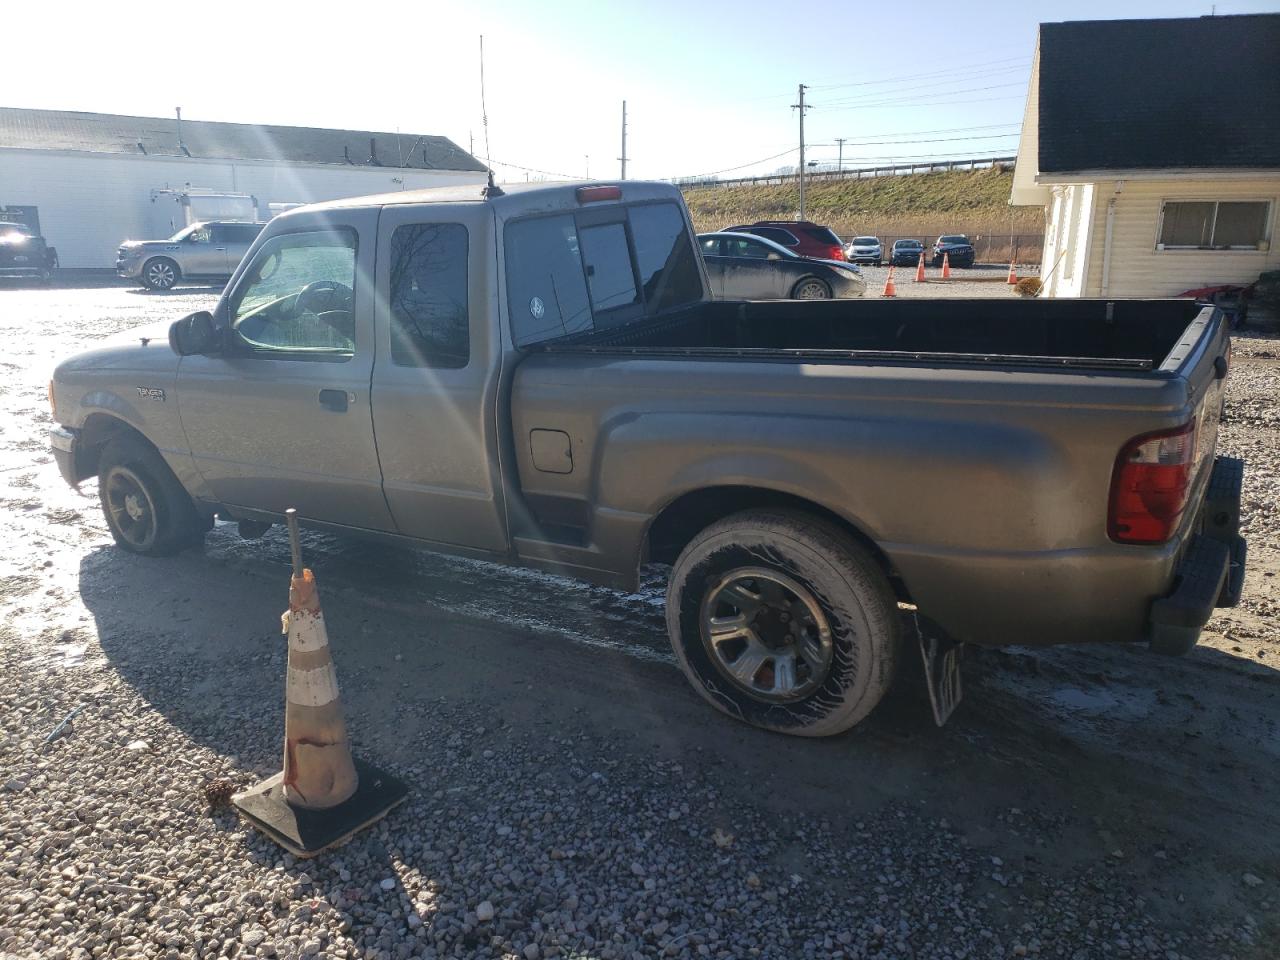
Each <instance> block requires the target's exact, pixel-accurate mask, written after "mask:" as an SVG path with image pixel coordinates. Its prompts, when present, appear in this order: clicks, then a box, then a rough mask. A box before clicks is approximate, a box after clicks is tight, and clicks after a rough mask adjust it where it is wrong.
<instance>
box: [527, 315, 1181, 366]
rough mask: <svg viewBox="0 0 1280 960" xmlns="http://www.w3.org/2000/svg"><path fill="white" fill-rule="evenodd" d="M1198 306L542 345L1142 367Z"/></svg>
mask: <svg viewBox="0 0 1280 960" xmlns="http://www.w3.org/2000/svg"><path fill="white" fill-rule="evenodd" d="M1203 309H1204V308H1203V307H1202V305H1200V304H1197V303H1195V302H1194V301H1191V300H1038V299H1021V298H1019V299H1000V300H994V299H991V300H985V299H984V300H977V299H974V300H960V299H957V300H945V301H942V300H830V301H818V302H806V303H798V302H795V301H753V302H749V303H726V302H717V303H705V304H699V305H698V306H696V307H694V308H692V309H689V310H685V311H680V312H677V313H672V314H669V315H666V316H660V317H655V318H654V319H653V320H651V321H648V322H644V323H632V324H628V325H627V326H625V327H618V328H614V329H607V328H606V329H603V330H596V331H594V332H592V333H588V334H583V335H580V336H576V337H572V338H566V339H562V340H559V341H556V342H554V343H553V344H548V345H547V349H550V350H553V351H560V350H565V349H568V350H574V351H577V350H585V351H588V352H592V353H595V352H607V353H615V352H619V351H621V352H628V353H636V354H673V353H674V354H682V355H688V356H708V355H719V356H723V355H725V354H726V353H728V354H731V355H737V356H744V357H751V356H755V357H759V358H760V359H764V358H766V357H767V356H769V355H772V356H775V357H785V356H792V357H805V358H812V359H814V360H816V361H829V362H839V361H850V360H852V361H864V362H865V361H871V362H875V361H880V362H910V361H920V360H931V361H936V362H941V363H956V364H981V363H1002V364H1015V365H1033V366H1052V367H1068V368H1070V367H1088V368H1103V369H1108V368H1109V369H1127V370H1152V369H1155V368H1157V367H1160V366H1161V365H1162V364H1163V363H1164V362H1165V360H1166V358H1167V357H1169V355H1170V354H1171V352H1172V351H1173V350H1174V349H1175V348H1176V347H1177V346H1178V345H1179V343H1180V341H1181V340H1182V338H1183V334H1184V333H1186V331H1187V328H1188V327H1189V326H1190V325H1191V323H1192V322H1193V321H1194V320H1195V319H1196V318H1197V316H1198V315H1199V314H1200V312H1201V311H1202V310H1203Z"/></svg>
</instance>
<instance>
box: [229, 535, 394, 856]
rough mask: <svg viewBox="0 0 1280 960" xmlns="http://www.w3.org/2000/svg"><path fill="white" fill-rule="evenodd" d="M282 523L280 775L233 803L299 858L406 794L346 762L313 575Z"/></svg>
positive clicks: (382, 775) (334, 682)
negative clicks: (288, 551)
mask: <svg viewBox="0 0 1280 960" xmlns="http://www.w3.org/2000/svg"><path fill="white" fill-rule="evenodd" d="M285 516H286V518H287V520H288V524H289V540H290V546H291V547H292V552H293V578H292V579H291V580H290V583H289V610H288V612H287V613H285V614H284V616H283V617H281V622H282V624H283V626H284V632H285V634H287V635H288V637H289V665H288V670H287V672H286V678H287V679H286V681H285V710H284V770H283V771H282V772H281V773H277V774H276V775H275V776H274V777H270V778H269V779H267V780H264V781H263V782H262V783H259V784H258V785H257V786H254V787H250V788H249V789H248V790H246V791H244V792H243V793H239V794H237V795H235V796H234V797H232V798H231V799H232V803H234V804H235V805H236V807H237V808H238V809H239V810H240V812H241V813H242V814H243V815H244V816H245V818H246V819H248V820H249V821H250V822H251V823H252V824H253V825H254V826H255V827H257V828H258V829H260V830H262V831H263V833H265V834H267V836H269V837H271V839H273V840H275V841H276V843H278V844H280V845H281V846H282V847H284V848H285V849H287V850H289V851H290V852H292V853H294V854H295V855H297V856H299V857H304V858H305V857H313V856H315V855H316V854H317V853H320V852H321V851H322V850H326V849H328V848H329V847H332V846H335V845H337V844H338V843H341V842H342V841H343V840H345V839H346V838H347V837H349V836H351V835H352V834H353V833H355V832H356V831H358V830H361V829H363V828H364V827H366V826H368V825H369V824H371V823H373V822H374V821H376V820H380V819H381V818H382V817H383V816H385V815H386V814H387V812H388V811H389V810H390V809H391V808H392V807H394V806H395V805H396V804H398V803H400V802H401V801H402V800H404V798H405V796H406V794H407V793H408V791H407V789H406V788H405V786H404V784H402V783H401V782H400V781H398V780H396V779H395V778H393V777H391V776H389V775H388V774H386V773H383V772H382V771H380V770H378V769H376V768H375V767H372V766H370V765H369V764H367V763H364V762H362V761H359V760H356V759H354V758H353V757H352V756H351V745H350V743H349V741H348V740H347V727H346V721H345V720H344V719H343V715H342V701H341V700H340V699H339V696H338V677H337V673H336V672H335V671H334V668H333V658H332V657H331V656H330V655H329V637H328V633H327V632H326V630H325V626H324V614H323V612H322V611H321V609H320V595H319V593H318V592H317V590H316V579H315V575H314V574H313V573H312V572H311V571H310V570H307V569H304V568H303V566H302V547H301V544H300V541H299V538H298V518H297V515H296V513H295V511H293V510H288V511H286V513H285Z"/></svg>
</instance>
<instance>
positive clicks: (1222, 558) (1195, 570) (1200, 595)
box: [1147, 457, 1249, 656]
mask: <svg viewBox="0 0 1280 960" xmlns="http://www.w3.org/2000/svg"><path fill="white" fill-rule="evenodd" d="M1243 480H1244V462H1243V461H1241V460H1238V459H1236V458H1234V457H1219V458H1218V459H1217V460H1216V461H1214V464H1213V473H1212V474H1211V476H1210V478H1209V486H1208V489H1207V490H1206V491H1205V498H1204V506H1203V507H1202V509H1201V512H1200V518H1199V523H1198V526H1199V532H1198V533H1196V534H1195V535H1194V536H1193V537H1191V539H1190V541H1189V542H1188V543H1187V549H1186V550H1185V551H1184V552H1183V554H1182V558H1181V559H1180V560H1179V562H1178V569H1177V572H1176V575H1175V577H1174V582H1173V590H1171V591H1170V592H1169V593H1168V594H1167V595H1166V596H1163V597H1161V598H1160V599H1158V600H1156V601H1155V602H1154V603H1152V604H1151V614H1150V618H1149V621H1148V624H1147V635H1148V639H1149V640H1150V643H1151V649H1152V650H1154V651H1156V652H1157V653H1166V654H1171V655H1175V656H1176V655H1180V654H1184V653H1187V652H1188V651H1189V650H1190V649H1191V648H1192V647H1194V646H1195V645H1196V641H1197V640H1199V638H1200V631H1201V630H1203V629H1204V625H1205V624H1206V623H1208V622H1209V618H1210V617H1211V616H1213V611H1214V609H1215V608H1217V607H1234V606H1235V605H1236V604H1237V603H1239V602H1240V594H1241V593H1242V592H1243V590H1244V574H1245V565H1246V563H1247V562H1248V553H1249V546H1248V543H1247V542H1246V541H1245V539H1244V537H1242V536H1240V490H1241V485H1242V482H1243Z"/></svg>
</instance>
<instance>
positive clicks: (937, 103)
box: [814, 93, 1026, 113]
mask: <svg viewBox="0 0 1280 960" xmlns="http://www.w3.org/2000/svg"><path fill="white" fill-rule="evenodd" d="M1025 99H1026V98H1025V97H1024V96H1022V95H1021V94H1017V93H1015V94H1012V95H1011V96H1007V97H979V98H977V99H976V100H918V101H915V102H912V103H896V102H886V103H855V104H850V105H848V106H843V107H835V108H832V109H830V110H829V111H828V112H830V113H844V112H845V111H847V110H867V109H875V108H878V107H947V106H951V105H953V104H960V103H999V102H1002V101H1005V100H1025ZM814 109H815V110H821V109H823V108H822V107H819V106H816V105H815V107H814Z"/></svg>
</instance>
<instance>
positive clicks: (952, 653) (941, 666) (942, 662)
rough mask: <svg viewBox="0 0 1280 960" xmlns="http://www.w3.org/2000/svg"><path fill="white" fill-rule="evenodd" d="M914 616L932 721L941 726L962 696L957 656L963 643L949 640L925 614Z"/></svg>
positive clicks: (961, 651) (958, 703)
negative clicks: (923, 615) (931, 710)
mask: <svg viewBox="0 0 1280 960" xmlns="http://www.w3.org/2000/svg"><path fill="white" fill-rule="evenodd" d="M913 618H914V620H915V624H916V639H917V640H918V641H919V643H920V658H921V660H922V661H923V662H924V682H925V687H927V688H928V690H929V705H930V706H931V707H932V708H933V722H934V723H936V724H937V725H938V726H940V727H941V726H943V725H944V724H945V723H946V722H947V720H948V719H949V718H950V716H951V714H953V713H954V712H955V709H956V707H958V706H959V705H960V699H961V698H962V697H963V696H964V689H963V688H962V687H961V684H960V658H961V656H962V655H963V653H964V644H963V643H958V642H957V641H955V640H952V639H951V637H949V636H947V634H946V632H945V631H944V630H943V629H942V628H941V627H939V626H938V625H937V624H936V623H934V622H933V621H932V620H930V619H929V618H928V617H922V616H921V615H920V614H919V613H916V614H914V615H913Z"/></svg>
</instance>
